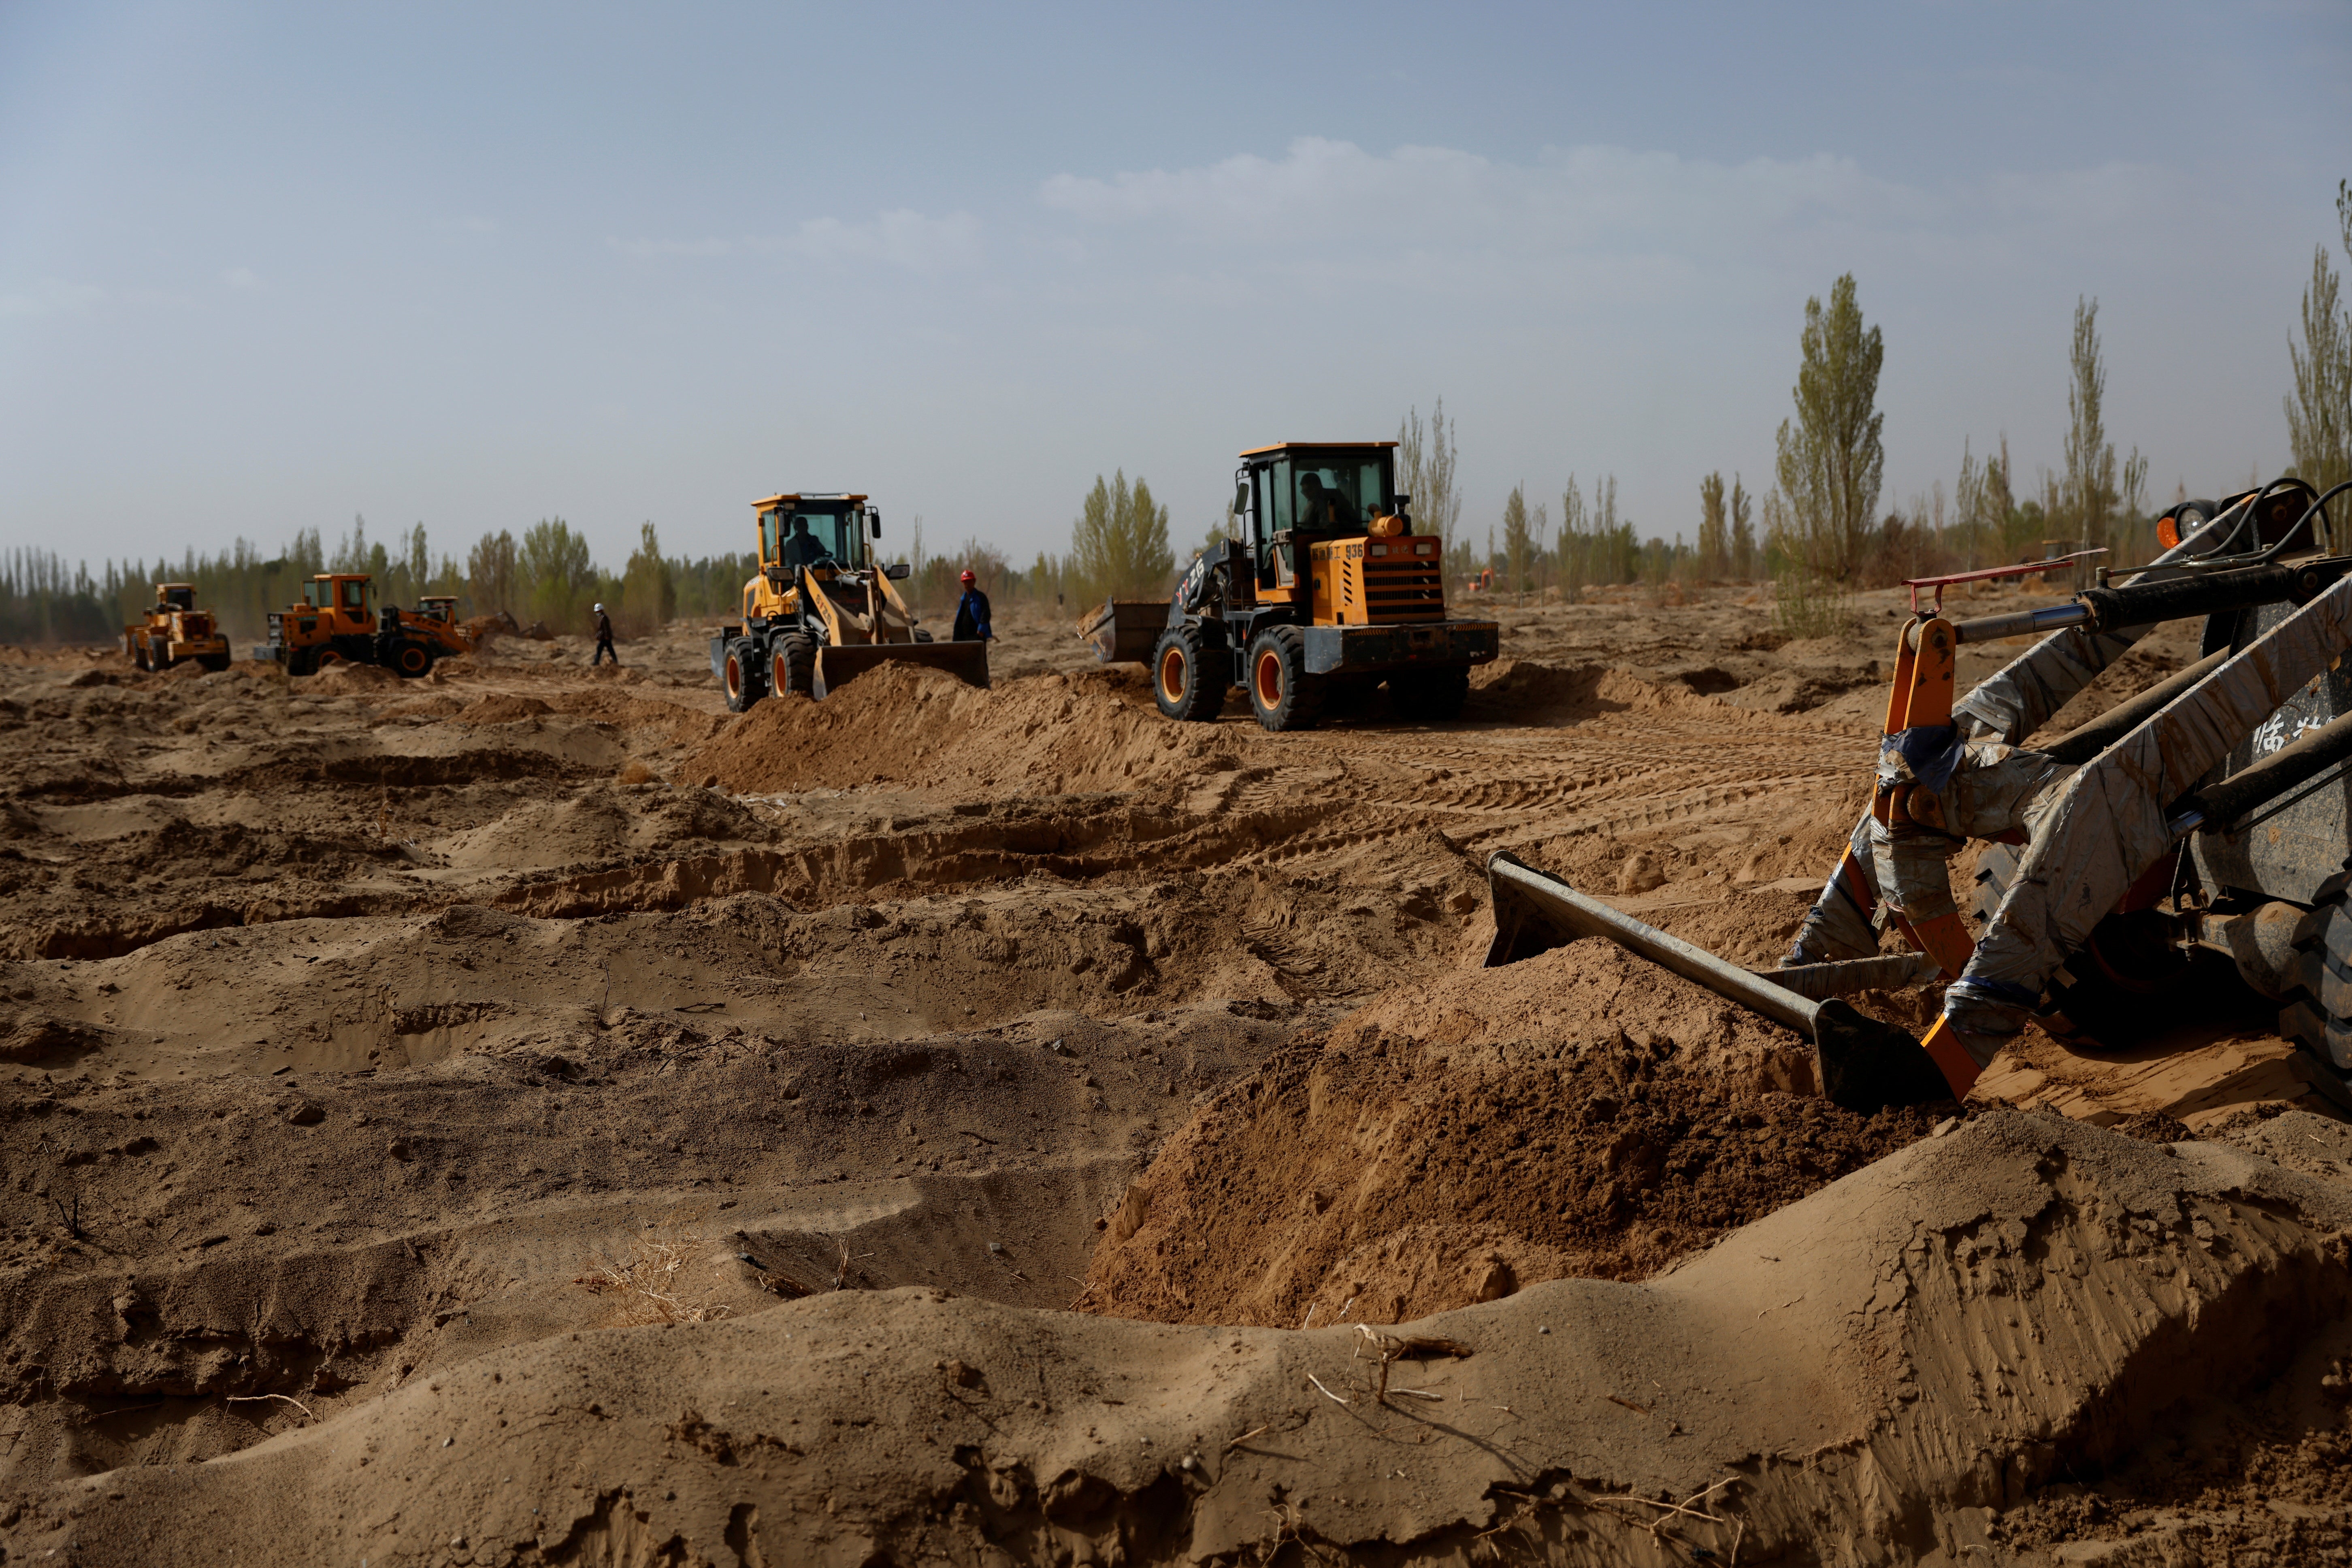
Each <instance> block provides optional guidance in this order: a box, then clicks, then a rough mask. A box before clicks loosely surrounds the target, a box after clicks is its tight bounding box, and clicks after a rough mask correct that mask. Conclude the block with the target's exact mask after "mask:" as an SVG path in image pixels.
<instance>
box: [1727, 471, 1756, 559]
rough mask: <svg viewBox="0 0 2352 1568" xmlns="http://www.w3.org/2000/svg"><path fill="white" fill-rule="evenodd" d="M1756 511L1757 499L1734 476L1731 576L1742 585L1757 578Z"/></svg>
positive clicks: (1732, 487) (1732, 477)
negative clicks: (1754, 516)
mask: <svg viewBox="0 0 2352 1568" xmlns="http://www.w3.org/2000/svg"><path fill="white" fill-rule="evenodd" d="M1755 509H1756V498H1755V497H1753V496H1751V495H1749V494H1748V489H1747V487H1746V486H1744V485H1742V484H1741V483H1740V482H1739V476H1738V474H1734V475H1732V476H1731V574H1732V576H1733V577H1734V578H1736V579H1738V581H1740V582H1742V583H1747V582H1752V581H1754V579H1755V576H1756V566H1757V561H1756V523H1755V520H1754V518H1753V516H1752V515H1751V514H1752V513H1753V512H1754V511H1755Z"/></svg>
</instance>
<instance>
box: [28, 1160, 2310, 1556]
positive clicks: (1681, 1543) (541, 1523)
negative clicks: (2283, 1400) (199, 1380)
mask: <svg viewBox="0 0 2352 1568" xmlns="http://www.w3.org/2000/svg"><path fill="white" fill-rule="evenodd" d="M2299 1120H2300V1121H2301V1122H2302V1123H2303V1125H2302V1126H2301V1127H2299V1128H2298V1129H2297V1131H2303V1132H2305V1134H2306V1135H2308V1136H2315V1137H2317V1136H2326V1135H2327V1134H2326V1131H2312V1130H2324V1129H2325V1124H2323V1123H2318V1122H2315V1121H2312V1120H2311V1119H2309V1118H2302V1119H2299ZM2336 1139H2337V1143H2338V1146H2339V1152H2340V1144H2341V1134H2340V1132H2339V1133H2336ZM2347 1223H2352V1203H2347V1190H2346V1189H2345V1188H2344V1187H2342V1186H2341V1185H2337V1184H2330V1183H2327V1182H2325V1181H2321V1180H2318V1179H2315V1178H2313V1177H2310V1176H2304V1175H2299V1174H2295V1173H2290V1172H2287V1171H2285V1170H2283V1169H2282V1168H2280V1167H2279V1166H2277V1165H2276V1164H2273V1163H2270V1162H2268V1161H2266V1160H2264V1159H2263V1158H2261V1157H2259V1156H2258V1155H2255V1154H2252V1153H2248V1152H2240V1151H2237V1150H2234V1149H2227V1148H2221V1147H2217V1146H2214V1145H2208V1144H2183V1145H2179V1146H2178V1147H2176V1148H2171V1149H2168V1148H2164V1147H2161V1146H2154V1145H2148V1144H2144V1143H2137V1142H2131V1141H2129V1140H2126V1139H2122V1138H2118V1137H2116V1136H2115V1135H2114V1134H2112V1133H2106V1132H2102V1131H2097V1130H2095V1129H2090V1128H2084V1127H2080V1126H2075V1125H2070V1124H2066V1123H2063V1122H2060V1121H2055V1120H2042V1119H2037V1118H2031V1117H2021V1116H2016V1115H1996V1116H1993V1117H1990V1118H1988V1119H1987V1120H1986V1121H1982V1122H1979V1123H1977V1124H1975V1125H1972V1126H1970V1127H1969V1128H1968V1129H1965V1130H1964V1131H1961V1132H1959V1133H1958V1134H1957V1135H1955V1136H1951V1137H1948V1138H1944V1139H1937V1140H1930V1141H1928V1142H1924V1143H1921V1144H1918V1145H1916V1146H1914V1147H1913V1148H1910V1149H1907V1150H1905V1151H1902V1152H1898V1153H1897V1154H1895V1156H1893V1157H1892V1158H1890V1159H1887V1160H1885V1161H1883V1162H1881V1163H1879V1164H1877V1165H1875V1166H1874V1167H1872V1168H1871V1169H1870V1170H1868V1171H1866V1172H1864V1173H1859V1174H1857V1175H1856V1176H1853V1177H1851V1178H1849V1179H1848V1180H1846V1181H1843V1182H1841V1183H1838V1184H1834V1185H1832V1186H1831V1187H1829V1188H1827V1189H1825V1190H1823V1191H1822V1192H1819V1193H1816V1194H1813V1195H1812V1196H1811V1198H1808V1199H1806V1200H1804V1201H1802V1202H1801V1203H1798V1204H1795V1205H1791V1206H1790V1207H1788V1208H1785V1209H1783V1210H1781V1211H1780V1213H1778V1214H1776V1215H1773V1216H1772V1217H1770V1218H1769V1219H1767V1220H1764V1221H1761V1222H1759V1223H1758V1224H1756V1225H1754V1226H1748V1227H1746V1228H1745V1229H1743V1230H1741V1231H1739V1232H1738V1233H1736V1235H1734V1236H1733V1237H1729V1238H1727V1241H1726V1242H1725V1243H1724V1244H1723V1245H1721V1246H1718V1247H1716V1248H1714V1249H1713V1250H1711V1251H1710V1252H1708V1253H1706V1255H1704V1256H1703V1257H1700V1258H1696V1259H1694V1260H1693V1261H1692V1262H1691V1263H1689V1264H1688V1265H1687V1266H1686V1267H1685V1268H1681V1269H1679V1270H1677V1271H1676V1272H1675V1273H1674V1274H1672V1275H1669V1276H1667V1277H1665V1278H1664V1279H1656V1280H1653V1281H1651V1282H1649V1283H1647V1284H1643V1285H1621V1284H1612V1283H1607V1282H1602V1281H1562V1282H1559V1283H1554V1284H1550V1285H1546V1286H1539V1287H1537V1288H1535V1289H1530V1290H1528V1291H1525V1292H1523V1293H1521V1294H1519V1295H1517V1296H1515V1297H1512V1298H1510V1299H1508V1300H1503V1301H1499V1302H1495V1303H1490V1304H1486V1305H1483V1306H1479V1307H1475V1308H1472V1309H1469V1310H1464V1311H1459V1312H1454V1313H1450V1314H1446V1315H1444V1316H1442V1317H1439V1318H1436V1319H1433V1320H1430V1321H1424V1322H1422V1323H1417V1324H1415V1325H1413V1326H1412V1331H1411V1337H1408V1336H1388V1337H1381V1336H1379V1335H1377V1334H1375V1335H1372V1336H1367V1335H1366V1334H1365V1333H1363V1332H1360V1331H1358V1330H1356V1329H1355V1328H1352V1327H1335V1328H1331V1329H1318V1330H1317V1331H1312V1332H1307V1333H1297V1332H1289V1331H1273V1330H1258V1329H1217V1330H1201V1329H1180V1328H1175V1327H1171V1326H1166V1325H1158V1324H1140V1323H1122V1322H1116V1321H1108V1320H1103V1319H1088V1318H1086V1317H1082V1316H1072V1315H1038V1314H1034V1313H1024V1312H1020V1311H1017V1310H1011V1309H1007V1308H1004V1307H1001V1306H994V1305H991V1304H988V1303H984V1302H980V1301H974V1300H969V1299H955V1298H950V1297H949V1296H947V1295H945V1294H944V1293H941V1292H938V1291H931V1290H923V1289H913V1290H900V1291H896V1292H892V1293H888V1294H880V1295H876V1294H864V1293H859V1292H855V1291H851V1292H832V1293H827V1294H824V1295H823V1296H820V1297H817V1298H815V1299H812V1300H800V1301H794V1302H791V1303H785V1304H780V1305H774V1306H772V1307H771V1308H769V1309H768V1310H764V1311H761V1312H759V1313H758V1314H757V1315H756V1316H753V1317H751V1318H749V1319H748V1320H744V1321H717V1322H699V1323H697V1322H687V1323H679V1324H672V1325H667V1326H661V1325H654V1326H646V1327H637V1328H625V1329H609V1330H604V1331H592V1332H577V1333H573V1334H570V1335H557V1336H554V1337H552V1338H551V1339H550V1340H548V1341H545V1342H540V1343H535V1344H530V1345H524V1346H519V1347H516V1348H512V1349H509V1350H504V1351H499V1352H492V1353H489V1354H487V1355H484V1356H481V1357H479V1358H478V1359H476V1360H474V1361H472V1362H470V1363H466V1364H464V1365H460V1366H457V1367H453V1368H451V1369H449V1370H448V1371H446V1372H444V1373H439V1374H437V1375H433V1376H430V1377H418V1378H415V1379H414V1380H412V1381H410V1382H409V1383H407V1384H405V1385H404V1386H403V1387H401V1388H400V1389H398V1390H397V1391H395V1392H393V1393H391V1394H388V1395H386V1396H384V1397H383V1398H382V1399H379V1400H376V1401H374V1402H373V1403H371V1404H370V1405H368V1406H367V1407H366V1408H364V1409H363V1410H356V1411H353V1412H352V1413H351V1414H350V1415H345V1416H342V1417H341V1418H339V1419H336V1420H331V1421H328V1422H326V1423H324V1424H322V1425H320V1426H317V1427H314V1428H311V1429H308V1430H301V1431H292V1432H289V1433H287V1434H286V1435H284V1436H279V1437H278V1438H277V1439H276V1440H274V1441H272V1442H269V1443H267V1444H264V1445H261V1446H260V1447H256V1448H254V1449H252V1450H250V1451H248V1452H246V1453H244V1454H241V1455H238V1456H236V1458H231V1459H227V1460H224V1461H218V1462H215V1463H211V1464H206V1465H202V1466H163V1467H148V1468H131V1469H125V1470H120V1471H116V1472H114V1473H112V1474H110V1475H107V1476H104V1477H94V1478H91V1479H89V1481H87V1482H77V1483H73V1484H70V1485H68V1486H64V1487H60V1488H58V1489H55V1490H53V1491H52V1492H50V1493H48V1494H47V1495H46V1496H44V1497H42V1498H39V1499H37V1500H32V1501H30V1502H29V1503H27V1504H25V1505H19V1506H18V1507H17V1508H16V1509H13V1510H11V1511H10V1512H9V1513H8V1515H7V1516H6V1517H7V1520H8V1521H9V1522H8V1524H7V1526H6V1528H7V1529H8V1530H9V1531H10V1540H11V1542H12V1547H13V1548H14V1549H15V1550H16V1551H20V1552H23V1553H24V1554H25V1555H26V1556H27V1557H28V1558H34V1559H39V1558H40V1556H41V1554H42V1553H44V1552H47V1551H49V1550H51V1549H53V1548H57V1549H61V1550H64V1551H68V1552H70V1556H71V1560H72V1561H75V1562H78V1563H143V1562H147V1561H151V1560H152V1556H153V1553H154V1552H155V1551H156V1550H157V1542H158V1536H157V1534H156V1531H157V1528H158V1521H161V1520H169V1519H181V1518H194V1517H204V1518H205V1519H206V1521H207V1522H206V1526H205V1529H204V1530H203V1531H200V1532H191V1533H187V1534H184V1535H179V1536H176V1537H175V1538H174V1539H173V1551H174V1554H175V1555H176V1556H177V1557H178V1559H179V1560H181V1561H185V1562H204V1563H213V1562H219V1563H227V1562H238V1563H254V1562H261V1563H276V1562H292V1561H298V1560H308V1561H318V1560H331V1561H357V1560H359V1559H360V1558H362V1557H364V1558H367V1559H368V1560H370V1561H371V1562H374V1561H391V1562H400V1561H438V1560H443V1559H445V1558H448V1559H469V1560H472V1561H494V1562H525V1563H528V1562H581V1561H595V1562H613V1563H654V1562H665V1561H666V1562H730V1563H733V1562H741V1563H784V1562H793V1563H845V1564H863V1563H899V1562H907V1563H911V1562H918V1561H923V1560H927V1559H931V1558H939V1559H943V1560H946V1561H951V1562H952V1561H964V1560H974V1561H982V1562H1003V1563H1049V1562H1050V1563H1070V1562H1078V1561H1089V1562H1097V1563H1100V1562H1126V1563H1161V1562H1206V1561H1229V1562H1240V1561H1271V1560H1273V1558H1274V1556H1275V1555H1276V1553H1277V1552H1280V1551H1282V1550H1283V1549H1284V1548H1285V1547H1286V1546H1288V1545H1289V1544H1290V1543H1292V1542H1300V1543H1303V1544H1302V1545H1300V1546H1299V1547H1297V1548H1296V1549H1295V1550H1294V1552H1293V1553H1292V1554H1294V1555H1303V1556H1306V1557H1307V1558H1309V1559H1310V1560H1311V1559H1312V1557H1313V1556H1314V1555H1315V1554H1317V1553H1326V1554H1328V1553H1331V1552H1339V1553H1344V1554H1347V1555H1349V1556H1352V1557H1357V1558H1360V1559H1364V1560H1371V1561H1391V1562H1441V1561H1471V1560H1474V1559H1475V1558H1476V1557H1478V1556H1479V1555H1481V1554H1482V1547H1483V1548H1484V1550H1485V1552H1486V1554H1491V1552H1492V1546H1491V1543H1492V1542H1495V1541H1496V1540H1498V1539H1500V1540H1504V1541H1507V1542H1509V1543H1510V1544H1509V1548H1508V1551H1509V1552H1510V1553H1512V1554H1514V1555H1516V1556H1517V1557H1520V1558H1523V1559H1527V1560H1540V1561H1546V1562H1553V1563H1626V1562H1657V1563H1669V1562H1723V1561H1728V1560H1729V1559H1730V1556H1731V1554H1732V1552H1734V1551H1735V1550H1737V1551H1738V1553H1739V1560H1740V1561H1743V1562H1786V1563H1864V1564H1873V1563H1919V1562H1944V1563H1957V1562H1961V1561H1968V1560H1970V1559H1971V1558H1973V1557H1975V1556H1978V1555H1980V1554H1983V1553H1985V1552H1988V1550H1989V1549H1990V1550H1992V1551H1995V1552H1998V1551H1999V1550H2000V1549H1999V1548H1996V1547H1993V1546H1992V1542H1991V1536H1992V1530H1993V1527H1994V1526H1995V1525H1997V1524H1998V1525H2000V1528H2001V1529H2002V1530H2003V1531H2008V1530H2009V1529H2010V1528H2011V1523H2010V1521H2000V1520H1998V1519H1996V1517H1995V1512H1994V1510H2004V1509H2007V1510H2012V1511H2016V1512H2018V1520H2017V1522H2018V1523H2020V1524H2025V1525H2029V1526H2030V1525H2032V1523H2034V1522H2036V1521H2035V1518H2034V1516H2033V1515H2032V1513H2031V1512H2030V1511H2019V1510H2018V1505H2021V1504H2024V1505H2029V1507H2032V1506H2039V1507H2042V1508H2043V1509H2045V1510H2047V1512H2045V1513H2044V1514H2043V1515H2042V1516H2041V1521H2040V1522H2043V1523H2046V1522H2048V1520H2049V1518H2050V1516H2051V1515H2053V1514H2055V1513H2056V1512H2057V1511H2058V1510H2059V1509H2060V1508H2061V1507H2062V1506H2063V1493H2062V1492H2061V1490H2060V1489H2071V1491H2072V1493H2074V1495H2080V1494H2081V1492H2082V1490H2083V1489H2082V1488H2081V1487H2080V1485H2079V1484H2074V1483H2072V1482H2071V1481H2070V1478H2074V1477H2079V1476H2082V1475H2084V1474H2085V1473H2092V1474H2095V1473H2098V1472H2099V1471H2101V1470H2102V1469H2104V1468H2105V1467H2107V1466H2108V1465H2109V1464H2110V1463H2111V1462H2112V1461H2113V1460H2114V1459H2115V1458H2116V1457H2117V1455H2118V1454H2119V1453H2122V1452H2126V1451H2128V1449H2129V1447H2130V1446H2131V1445H2132V1443H2133V1442H2134V1440H2135V1439H2136V1437H2137V1435H2138V1434H2139V1433H2140V1432H2141V1431H2143V1430H2144V1429H2145V1427H2146V1424H2147V1422H2149V1421H2150V1420H2151V1419H2153V1418H2155V1417H2156V1416H2157V1415H2158V1413H2160V1412H2161V1413H2164V1414H2165V1419H2166V1420H2167V1421H2168V1423H2178V1422H2180V1421H2182V1420H2184V1419H2187V1420H2190V1421H2194V1420H2197V1419H2200V1418H2201V1416H2202V1415H2203V1413H2208V1412H2211V1411H2214V1410H2215V1409H2217V1408H2218V1407H2220V1406H2221V1405H2224V1404H2226V1403H2228V1402H2230V1401H2231V1400H2232V1399H2233V1398H2234V1396H2235V1394H2236V1393H2237V1391H2238V1390H2239V1389H2240V1388H2242V1386H2243V1385H2244V1384H2246V1383H2247V1381H2248V1380H2250V1379H2268V1378H2273V1377H2276V1378H2279V1379H2280V1380H2281V1381H2283V1382H2284V1383H2287V1384H2294V1385H2297V1386H2300V1385H2303V1384H2312V1385H2316V1384H2318V1382H2319V1380H2320V1377H2321V1376H2322V1374H2323V1373H2326V1372H2327V1369H2328V1367H2329V1366H2330V1364H2331V1362H2332V1360H2334V1359H2340V1358H2341V1356H2342V1355H2343V1353H2344V1352H2345V1349H2346V1346H2345V1344H2344V1341H2345V1339H2346V1338H2347V1336H2346V1334H2345V1332H2344V1331H2343V1330H2342V1328H2341V1327H2340V1325H2337V1326H2333V1327H2331V1324H2333V1323H2334V1320H2335V1319H2336V1314H2338V1313H2339V1312H2341V1311H2342V1310H2343V1309H2344V1307H2345V1305H2346V1302H2347V1288H2346V1283H2347V1276H2346V1271H2345V1263H2344V1256H2343V1246H2342V1241H2341V1237H2340V1232H2341V1231H2342V1229H2343V1227H2344V1226H2346V1225H2347ZM1412 1337H1418V1338H1420V1339H1423V1340H1425V1341H1440V1340H1442V1341H1444V1342H1445V1343H1444V1345H1442V1346H1440V1345H1427V1346H1423V1347H1419V1348H1417V1347H1416V1346H1415V1345H1414V1344H1413V1343H1412ZM1391 1355H1393V1356H1394V1357H1395V1359H1394V1361H1393V1362H1392V1363H1389V1364H1386V1365H1385V1366H1383V1358H1385V1357H1388V1356H1391ZM2320 1418H2321V1419H2332V1415H2328V1414H2322V1415H2321V1417H2320ZM2217 1479H2219V1478H2217ZM2248 1479H2250V1480H2251V1479H2252V1477H2249V1478H2248ZM1656 1500H1670V1501H1673V1500H1688V1502H1687V1504H1686V1508H1687V1511H1685V1512H1681V1513H1675V1512H1672V1511H1671V1510H1662V1509H1660V1508H1659V1507H1656V1506H1654V1503H1655V1502H1656ZM2251 1500H2252V1499H2251V1498H2250V1497H2246V1496H2245V1495H2244V1494H2241V1506H2240V1508H2239V1510H2237V1521H2238V1525H2239V1528H2241V1529H2245V1530H2247V1531H2248V1532H2249V1535H2250V1536H2251V1534H2252V1531H2263V1530H2264V1529H2265V1521H2267V1533H2268V1536H2269V1538H2270V1539H2272V1540H2273V1541H2276V1540H2279V1539H2281V1538H2283V1537H2285V1536H2287V1535H2288V1534H2289V1533H2290V1532H2291V1531H2293V1530H2294V1520H2293V1519H2292V1518H2291V1517H2285V1518H2283V1517H2282V1516H2281V1514H2280V1513H2277V1512H2273V1511H2270V1510H2264V1509H2262V1508H2259V1507H2252V1508H2249V1507H2245V1506H2243V1504H2244V1502H2247V1501H2251ZM2249 1516H2251V1517H2249ZM2020 1533H2024V1531H2020ZM2033 1533H2034V1534H2035V1535H2037V1536H2039V1537H2040V1538H2041V1539H2044V1540H2047V1539H2049V1537H2050V1533H2051V1532H2050V1531H2047V1530H2046V1529H2045V1530H2038V1531H2033ZM2072 1533H2074V1534H2077V1535H2079V1534H2080V1533H2083V1532H2082V1531H2073V1532H2072ZM2117 1533H2120V1531H2117ZM2177 1534H2178V1532H2176V1540H2177ZM1399 1542H1412V1547H1411V1548H1410V1549H1409V1551H1406V1552H1400V1551H1399V1550H1398V1547H1397V1546H1396V1544H1395V1543H1399ZM2150 1544H2154V1542H2150ZM1990 1560H1991V1561H1996V1562H1998V1561H2003V1560H2004V1558H2002V1557H2001V1556H1999V1555H1994V1556H1992V1557H1990ZM2074 1560H2083V1559H2082V1558H2081V1557H2080V1556H2079V1553H2078V1554H2077V1556H2076V1557H2075V1558H2074ZM2109 1560H2110V1561H2129V1560H2132V1559H2127V1558H2121V1557H2113V1558H2110V1559H2109ZM2210 1560H2211V1559H2210V1558H2204V1557H2192V1556H2189V1555H2180V1556H2176V1557H2170V1558H2167V1557H2164V1556H2160V1555H2158V1556H2151V1557H2148V1558H2147V1561H2152V1562H2157V1561H2180V1562H2188V1561H2210ZM2239 1560H2251V1559H2239Z"/></svg>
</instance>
